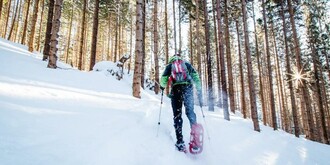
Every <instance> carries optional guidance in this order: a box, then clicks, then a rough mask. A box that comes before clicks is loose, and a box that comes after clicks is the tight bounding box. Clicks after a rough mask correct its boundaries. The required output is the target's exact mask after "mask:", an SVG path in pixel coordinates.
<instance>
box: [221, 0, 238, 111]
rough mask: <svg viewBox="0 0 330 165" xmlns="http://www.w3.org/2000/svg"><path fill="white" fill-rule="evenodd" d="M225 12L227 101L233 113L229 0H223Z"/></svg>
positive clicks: (234, 102) (233, 95) (233, 96)
mask: <svg viewBox="0 0 330 165" xmlns="http://www.w3.org/2000/svg"><path fill="white" fill-rule="evenodd" d="M224 3H225V13H224V23H225V37H226V56H227V70H228V85H229V88H228V89H229V91H228V93H229V101H230V110H231V112H232V113H235V104H236V101H235V93H234V80H233V67H232V62H231V50H230V49H231V48H230V34H229V20H228V12H229V11H228V4H227V3H230V1H227V0H225V1H224ZM229 6H230V5H229Z"/></svg>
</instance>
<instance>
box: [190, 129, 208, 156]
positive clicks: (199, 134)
mask: <svg viewBox="0 0 330 165" xmlns="http://www.w3.org/2000/svg"><path fill="white" fill-rule="evenodd" d="M203 139H204V129H203V126H202V125H201V124H198V123H196V124H193V125H192V127H191V133H190V143H189V152H190V153H191V154H200V153H201V152H202V151H203Z"/></svg>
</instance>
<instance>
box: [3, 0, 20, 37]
mask: <svg viewBox="0 0 330 165" xmlns="http://www.w3.org/2000/svg"><path fill="white" fill-rule="evenodd" d="M19 3H20V0H18V1H17V3H16V7H15V14H13V15H14V16H13V17H14V18H13V21H12V24H11V27H10V31H9V35H8V38H7V40H10V39H11V36H12V34H13V30H14V28H15V24H16V23H15V22H16V17H17V12H18V8H19V7H18V4H19ZM0 14H1V13H0ZM6 29H7V28H6ZM12 41H14V40H12Z"/></svg>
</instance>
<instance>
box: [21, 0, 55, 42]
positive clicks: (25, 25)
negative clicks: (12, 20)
mask: <svg viewBox="0 0 330 165" xmlns="http://www.w3.org/2000/svg"><path fill="white" fill-rule="evenodd" d="M50 1H51V0H50ZM27 3H28V6H27V9H26V15H25V20H24V28H23V34H22V41H21V44H23V45H24V44H25V37H26V32H27V25H28V22H29V21H28V19H29V14H30V12H29V11H30V3H31V0H28V1H27ZM53 5H54V4H53Z"/></svg>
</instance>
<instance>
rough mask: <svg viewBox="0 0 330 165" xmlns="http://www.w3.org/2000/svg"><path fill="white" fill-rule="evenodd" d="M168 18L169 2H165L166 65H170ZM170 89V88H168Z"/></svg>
mask: <svg viewBox="0 0 330 165" xmlns="http://www.w3.org/2000/svg"><path fill="white" fill-rule="evenodd" d="M168 51H169V48H168V18H167V0H165V63H166V64H168V59H169V55H168ZM167 89H168V88H167Z"/></svg>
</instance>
